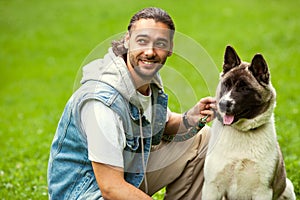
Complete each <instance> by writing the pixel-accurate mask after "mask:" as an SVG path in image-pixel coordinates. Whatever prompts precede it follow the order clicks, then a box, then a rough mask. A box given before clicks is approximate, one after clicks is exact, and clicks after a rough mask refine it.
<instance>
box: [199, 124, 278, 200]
mask: <svg viewBox="0 0 300 200" xmlns="http://www.w3.org/2000/svg"><path fill="white" fill-rule="evenodd" d="M266 128H268V127H266ZM256 131H257V132H254V133H241V132H240V131H238V130H236V129H234V128H232V127H230V126H223V125H222V124H221V123H219V122H218V121H216V122H214V124H213V126H212V135H211V139H210V143H209V147H208V153H207V158H206V163H205V165H206V167H205V176H206V178H207V179H208V180H210V181H212V182H214V183H215V184H216V185H218V186H219V187H224V188H223V190H224V191H228V192H229V191H235V192H236V191H238V190H239V193H241V194H244V195H247V191H252V190H253V187H254V188H256V187H259V186H260V185H261V184H268V181H269V180H270V177H272V171H273V170H272V169H274V166H275V164H276V158H277V154H276V152H277V151H276V138H275V137H273V134H267V133H268V132H266V130H265V129H263V130H256ZM241 186H242V187H241ZM238 188H240V189H238ZM241 188H242V191H241ZM229 193H230V192H229ZM232 193H234V192H232Z"/></svg>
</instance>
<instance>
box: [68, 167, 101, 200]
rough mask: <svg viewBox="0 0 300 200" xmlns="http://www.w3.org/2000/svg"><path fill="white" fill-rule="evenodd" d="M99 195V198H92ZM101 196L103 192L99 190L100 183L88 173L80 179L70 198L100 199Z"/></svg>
mask: <svg viewBox="0 0 300 200" xmlns="http://www.w3.org/2000/svg"><path fill="white" fill-rule="evenodd" d="M91 197H97V198H91ZM99 198H101V192H100V190H99V187H98V184H97V182H96V180H95V178H94V176H93V175H92V174H90V173H89V172H87V173H86V175H85V176H84V177H82V178H81V180H79V181H78V183H77V185H76V187H75V188H74V190H73V192H72V195H71V198H70V199H76V200H79V199H99Z"/></svg>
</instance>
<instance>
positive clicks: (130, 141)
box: [125, 135, 139, 151]
mask: <svg viewBox="0 0 300 200" xmlns="http://www.w3.org/2000/svg"><path fill="white" fill-rule="evenodd" d="M138 148H139V137H131V136H128V135H126V148H125V150H126V149H127V150H131V151H136V150H137V149H138Z"/></svg>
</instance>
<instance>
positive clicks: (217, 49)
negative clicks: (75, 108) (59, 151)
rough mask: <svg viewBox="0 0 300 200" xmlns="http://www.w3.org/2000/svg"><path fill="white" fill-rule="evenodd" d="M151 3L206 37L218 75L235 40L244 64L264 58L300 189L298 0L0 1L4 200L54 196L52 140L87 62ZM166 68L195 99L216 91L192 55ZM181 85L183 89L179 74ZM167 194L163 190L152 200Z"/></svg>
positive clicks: (202, 40)
mask: <svg viewBox="0 0 300 200" xmlns="http://www.w3.org/2000/svg"><path fill="white" fill-rule="evenodd" d="M148 6H156V7H161V8H163V9H165V10H166V11H167V12H168V13H169V14H170V15H171V16H172V17H173V19H174V21H175V25H176V29H177V31H178V32H180V33H183V34H185V35H186V36H187V37H190V38H192V39H193V40H194V41H195V42H197V43H199V44H200V45H201V46H202V47H203V49H205V51H206V52H207V54H208V55H209V56H210V57H211V59H212V60H213V62H214V63H215V64H216V66H217V67H218V70H219V71H221V66H222V62H223V53H224V49H225V46H226V45H227V44H231V45H233V46H234V47H235V48H236V50H237V52H238V54H239V55H240V57H241V58H242V59H243V60H246V61H250V60H251V59H252V56H253V55H254V54H255V53H257V52H260V53H262V54H263V55H264V57H265V59H266V60H267V62H268V64H269V67H270V70H271V75H272V81H273V85H274V87H275V88H276V90H277V107H276V111H275V118H276V124H277V134H278V141H279V143H280V145H281V148H282V152H283V154H284V159H285V164H286V168H287V174H288V177H289V178H290V179H291V180H292V181H293V183H294V186H295V190H296V193H297V195H300V175H299V169H300V160H299V156H300V149H299V145H300V131H299V128H300V127H299V125H300V123H299V122H300V120H299V107H300V106H299V105H300V96H299V92H300V89H299V76H300V39H299V35H300V12H299V7H300V1H298V0H290V1H283V0H265V1H260V0H253V1H247V2H246V1H239V0H228V1H221V0H219V1H158V0H155V1H151V2H150V1H137V0H131V1H121V0H110V1H80V0H73V1H71V0H66V1H58V0H51V1H38V0H27V1H22V0H10V1H6V0H0V28H1V29H0V47H1V48H0V74H1V83H2V84H1V85H0V116H1V117H0V198H1V199H47V183H46V171H47V162H48V156H49V148H50V144H51V141H52V138H53V136H54V133H55V129H56V125H57V123H58V120H59V118H60V115H61V113H62V111H63V108H64V106H65V103H66V101H67V100H68V98H69V97H70V95H71V94H72V93H73V87H74V84H75V85H76V82H78V74H80V67H81V66H82V63H84V61H85V59H86V58H87V57H88V55H89V53H90V52H91V51H92V50H93V49H94V48H95V47H96V46H97V45H98V44H100V43H101V42H103V41H105V40H107V39H108V38H111V36H113V35H115V34H119V33H121V32H124V31H125V30H126V27H127V25H128V23H129V19H130V18H131V16H132V15H133V14H134V13H135V12H137V11H138V10H140V9H142V8H144V7H148ZM175 45H176V44H175ZM192 50H193V49H189V51H192ZM167 64H168V65H170V66H172V67H174V69H175V70H176V72H178V73H182V74H184V75H183V76H184V77H188V78H189V80H190V83H191V85H193V87H195V89H193V91H194V92H196V93H197V94H196V97H197V98H198V97H202V96H205V95H211V93H209V92H208V91H207V89H206V88H205V87H206V86H205V83H204V85H203V83H201V82H203V81H200V80H197V79H198V78H197V77H199V76H196V75H195V74H194V73H189V70H187V69H191V68H187V67H185V65H189V63H188V62H186V61H184V59H180V58H179V56H176V55H175V56H174V57H173V58H172V57H171V58H170V59H169V61H168V63H167ZM207 73H209V70H208V72H207ZM167 75H168V74H167V73H162V76H163V79H170V76H169V77H167ZM194 75H195V76H194ZM76 77H77V78H76ZM173 84H174V85H175V87H176V86H177V85H176V84H178V87H179V83H178V82H177V81H176V80H175V79H174V83H173ZM168 87H170V86H168V85H167V91H168ZM201 88H205V89H203V90H201ZM169 92H170V97H171V100H170V107H171V108H172V109H173V110H174V111H178V112H181V111H182V109H183V108H182V107H180V102H179V100H178V99H177V98H182V97H178V96H177V95H176V94H173V91H172V90H169ZM172 97H174V98H172ZM184 98H187V99H189V97H188V96H185V97H184ZM162 197H163V191H160V192H159V193H157V194H156V195H155V196H154V197H153V198H154V199H162Z"/></svg>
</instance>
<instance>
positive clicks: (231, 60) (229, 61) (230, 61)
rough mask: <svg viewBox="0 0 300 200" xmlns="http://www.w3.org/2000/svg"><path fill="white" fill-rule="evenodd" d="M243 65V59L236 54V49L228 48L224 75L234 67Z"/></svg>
mask: <svg viewBox="0 0 300 200" xmlns="http://www.w3.org/2000/svg"><path fill="white" fill-rule="evenodd" d="M240 64H241V59H240V58H239V56H238V55H237V53H236V52H235V50H234V48H233V47H231V46H227V47H226V50H225V55H224V64H223V74H225V73H226V72H228V71H229V70H231V69H232V68H234V67H237V66H239V65H240Z"/></svg>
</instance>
